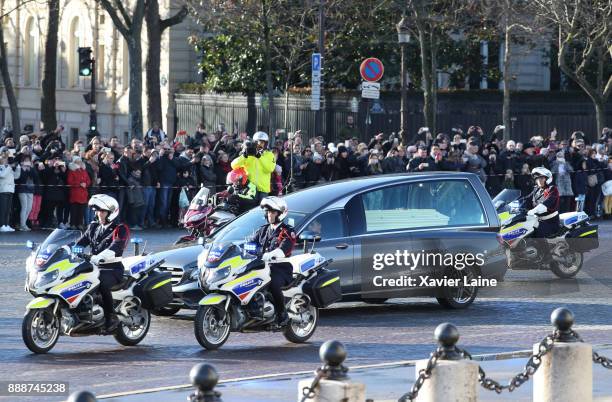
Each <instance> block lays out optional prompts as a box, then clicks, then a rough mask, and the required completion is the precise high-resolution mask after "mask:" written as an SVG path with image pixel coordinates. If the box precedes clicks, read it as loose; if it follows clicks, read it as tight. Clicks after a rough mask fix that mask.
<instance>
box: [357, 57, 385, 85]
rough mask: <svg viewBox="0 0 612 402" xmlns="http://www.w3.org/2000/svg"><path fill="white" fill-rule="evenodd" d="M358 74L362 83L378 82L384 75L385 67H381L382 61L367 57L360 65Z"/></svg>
mask: <svg viewBox="0 0 612 402" xmlns="http://www.w3.org/2000/svg"><path fill="white" fill-rule="evenodd" d="M359 72H360V73H361V78H363V80H364V81H368V82H376V81H378V80H380V79H381V78H382V76H383V74H384V73H385V66H383V64H382V61H380V60H378V59H377V58H376V57H369V58H367V59H365V60H364V61H363V62H362V63H361V66H360V67H359Z"/></svg>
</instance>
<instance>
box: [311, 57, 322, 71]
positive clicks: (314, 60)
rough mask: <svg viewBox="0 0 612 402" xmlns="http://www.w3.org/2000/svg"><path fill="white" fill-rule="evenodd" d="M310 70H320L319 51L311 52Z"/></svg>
mask: <svg viewBox="0 0 612 402" xmlns="http://www.w3.org/2000/svg"><path fill="white" fill-rule="evenodd" d="M312 71H321V53H313V54H312Z"/></svg>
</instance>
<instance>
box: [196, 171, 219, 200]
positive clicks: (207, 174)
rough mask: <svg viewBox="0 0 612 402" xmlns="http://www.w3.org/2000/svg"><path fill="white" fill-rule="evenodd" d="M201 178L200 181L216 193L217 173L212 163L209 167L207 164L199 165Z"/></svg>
mask: <svg viewBox="0 0 612 402" xmlns="http://www.w3.org/2000/svg"><path fill="white" fill-rule="evenodd" d="M198 173H199V178H200V183H202V185H203V186H204V187H206V188H208V189H209V190H210V192H211V194H214V193H215V192H216V191H215V185H216V184H217V174H216V173H215V169H214V167H213V166H212V165H211V166H209V167H207V166H205V165H200V166H199V172H198Z"/></svg>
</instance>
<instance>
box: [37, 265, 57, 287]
mask: <svg viewBox="0 0 612 402" xmlns="http://www.w3.org/2000/svg"><path fill="white" fill-rule="evenodd" d="M58 276H59V270H57V269H54V270H53V271H51V272H47V273H39V274H38V279H37V280H36V283H35V284H34V287H37V288H40V287H42V286H45V285H47V284H49V283H51V282H53V281H54V280H56V279H57V277H58Z"/></svg>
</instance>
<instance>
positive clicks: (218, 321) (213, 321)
mask: <svg viewBox="0 0 612 402" xmlns="http://www.w3.org/2000/svg"><path fill="white" fill-rule="evenodd" d="M230 322H231V320H230V313H229V312H225V311H223V310H221V309H219V308H216V307H213V306H200V307H198V311H197V313H196V316H195V320H194V323H193V329H194V332H195V337H196V339H197V340H198V343H199V344H200V345H201V346H202V347H203V348H205V349H208V350H215V349H219V348H220V347H221V346H223V344H224V343H225V342H226V341H227V339H228V338H229V335H230Z"/></svg>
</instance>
